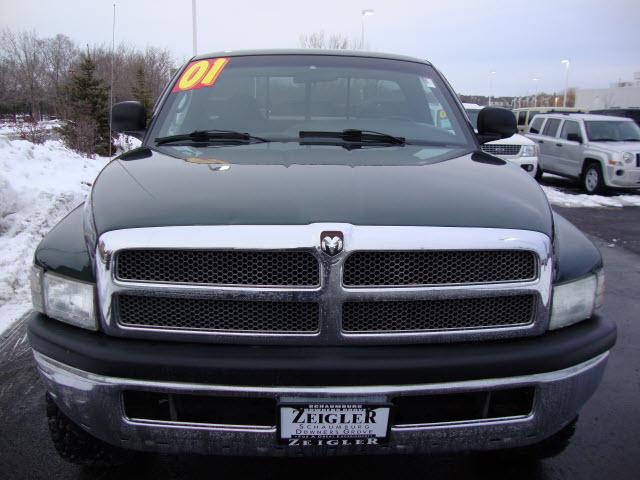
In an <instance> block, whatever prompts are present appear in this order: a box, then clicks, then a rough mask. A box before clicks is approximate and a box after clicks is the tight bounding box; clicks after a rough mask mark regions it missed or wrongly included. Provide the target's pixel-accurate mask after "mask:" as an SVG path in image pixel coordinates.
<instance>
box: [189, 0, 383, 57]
mask: <svg viewBox="0 0 640 480" xmlns="http://www.w3.org/2000/svg"><path fill="white" fill-rule="evenodd" d="M194 1H195V0H194ZM374 13H375V11H374V10H373V9H372V8H365V9H364V10H362V12H361V19H362V33H361V35H360V48H361V49H362V50H364V17H370V16H371V15H373V14H374Z"/></svg>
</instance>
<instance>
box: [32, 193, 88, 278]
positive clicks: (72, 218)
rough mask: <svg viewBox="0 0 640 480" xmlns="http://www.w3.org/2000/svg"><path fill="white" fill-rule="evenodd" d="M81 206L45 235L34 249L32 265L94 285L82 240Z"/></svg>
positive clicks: (85, 246) (85, 247)
mask: <svg viewBox="0 0 640 480" xmlns="http://www.w3.org/2000/svg"><path fill="white" fill-rule="evenodd" d="M83 206H84V204H80V205H78V206H77V207H76V208H75V209H73V210H72V211H71V212H70V213H69V214H68V215H67V216H66V217H64V218H63V219H62V220H61V221H60V222H58V224H57V225H56V226H55V227H53V229H52V230H51V231H50V232H49V233H48V234H47V235H45V237H44V238H43V239H42V241H41V242H40V244H39V245H38V248H36V252H35V258H34V262H35V264H36V265H38V266H39V267H42V268H44V269H45V270H47V271H50V272H53V273H57V274H59V275H63V276H66V277H71V278H75V279H78V280H82V281H84V282H95V281H96V279H95V275H94V272H93V267H92V266H91V258H90V257H89V252H88V251H87V245H86V243H85V239H84V223H83V212H82V209H83Z"/></svg>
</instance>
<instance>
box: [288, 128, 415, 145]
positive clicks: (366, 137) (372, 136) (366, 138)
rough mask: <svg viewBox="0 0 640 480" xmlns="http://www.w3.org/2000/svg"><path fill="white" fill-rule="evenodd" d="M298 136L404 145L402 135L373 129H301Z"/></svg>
mask: <svg viewBox="0 0 640 480" xmlns="http://www.w3.org/2000/svg"><path fill="white" fill-rule="evenodd" d="M299 135H300V138H329V139H339V140H342V141H343V142H349V143H374V144H384V145H405V144H406V143H407V142H406V141H405V139H404V137H396V136H393V135H389V134H388V133H381V132H375V131H373V130H357V129H346V130H342V131H341V132H323V131H314V130H303V131H301V132H300V133H299Z"/></svg>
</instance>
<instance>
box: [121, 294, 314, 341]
mask: <svg viewBox="0 0 640 480" xmlns="http://www.w3.org/2000/svg"><path fill="white" fill-rule="evenodd" d="M116 304H117V307H118V322H119V323H120V324H121V325H125V326H136V327H138V326H146V327H153V328H167V329H184V330H205V331H234V332H270V333H275V332H282V333H289V332H297V333H314V332H317V331H318V328H319V319H318V312H319V309H318V304H317V303H313V302H256V301H240V300H212V299H199V298H170V297H146V296H136V295H120V296H119V297H118V299H117V302H116Z"/></svg>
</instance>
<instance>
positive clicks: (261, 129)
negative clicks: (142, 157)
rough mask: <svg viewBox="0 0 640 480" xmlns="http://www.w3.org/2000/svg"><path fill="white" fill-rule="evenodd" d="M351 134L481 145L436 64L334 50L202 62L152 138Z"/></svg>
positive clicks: (176, 89) (181, 79) (181, 82)
mask: <svg viewBox="0 0 640 480" xmlns="http://www.w3.org/2000/svg"><path fill="white" fill-rule="evenodd" d="M345 130H361V131H372V132H381V133H383V134H386V135H391V136H395V137H401V138H402V139H405V140H406V143H407V144H417V145H430V144H431V145H440V146H443V145H447V146H449V145H450V146H452V147H466V146H471V147H473V145H474V144H473V140H472V136H471V132H470V131H469V128H468V126H466V124H465V122H464V121H463V117H462V115H461V112H460V111H459V108H458V107H457V105H456V103H455V100H454V98H453V96H452V94H451V91H450V89H449V87H447V86H446V85H445V84H444V82H443V81H442V79H441V77H440V75H439V74H438V73H437V72H436V71H435V70H434V69H433V68H432V67H431V66H429V65H426V64H421V63H417V62H410V61H401V60H390V59H380V58H365V57H349V56H332V55H253V56H252V55H247V56H238V57H234V56H232V57H228V58H211V59H205V60H198V61H193V62H191V63H190V64H189V65H188V66H187V67H186V68H185V69H184V70H183V71H182V72H181V73H180V75H178V78H177V80H176V82H175V84H174V85H173V86H172V90H171V93H169V94H168V96H167V98H166V100H165V102H164V104H163V106H162V107H161V111H160V113H159V115H158V118H157V121H155V123H154V126H153V130H152V132H151V135H150V138H151V140H150V143H151V144H152V145H153V144H154V143H153V142H154V139H157V138H159V139H163V138H165V137H169V136H173V135H188V134H193V132H197V133H199V132H202V131H217V132H219V131H231V132H243V133H247V134H250V135H252V136H255V137H259V138H261V139H264V140H265V141H268V142H274V141H285V142H286V141H296V142H297V141H300V138H301V135H300V132H304V133H305V141H309V135H310V134H311V133H312V132H314V131H315V132H324V135H323V136H320V137H319V140H318V141H319V142H320V143H323V142H327V143H336V142H348V141H350V140H349V139H353V138H354V137H353V136H351V137H350V136H345V135H334V136H330V135H326V133H327V132H343V131H345ZM218 136H219V135H218ZM196 137H197V139H198V140H199V145H198V146H206V145H207V142H206V141H205V140H204V136H203V135H200V136H197V135H196ZM381 138H382V137H381ZM188 141H189V139H187V142H188ZM211 141H212V142H214V141H215V139H214V140H211ZM161 143H164V145H163V148H178V147H177V146H176V147H174V144H172V143H171V142H166V141H165V142H161ZM229 143H230V142H229V141H227V142H226V144H229ZM182 145H183V144H182ZM390 145H392V144H390Z"/></svg>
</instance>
